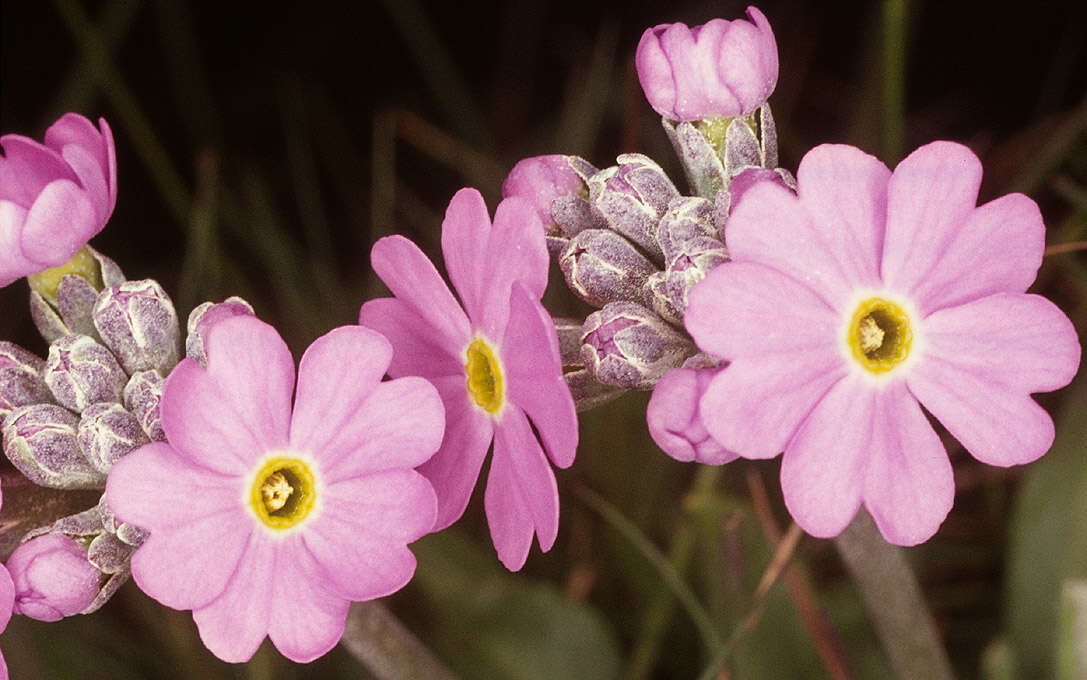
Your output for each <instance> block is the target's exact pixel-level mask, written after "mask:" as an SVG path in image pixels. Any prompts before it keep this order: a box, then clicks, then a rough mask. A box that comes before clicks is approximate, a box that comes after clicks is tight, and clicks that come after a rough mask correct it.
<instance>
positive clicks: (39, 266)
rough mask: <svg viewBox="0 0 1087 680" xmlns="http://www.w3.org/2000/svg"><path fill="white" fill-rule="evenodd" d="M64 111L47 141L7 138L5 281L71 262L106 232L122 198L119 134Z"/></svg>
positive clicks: (1, 166) (2, 194) (1, 267)
mask: <svg viewBox="0 0 1087 680" xmlns="http://www.w3.org/2000/svg"><path fill="white" fill-rule="evenodd" d="M98 124H99V127H98V129H95V127H94V125H93V124H92V123H91V122H90V121H89V120H87V119H86V118H84V117H83V116H80V115H78V114H74V113H68V114H65V115H64V116H62V117H61V118H60V120H58V121H57V122H56V123H54V124H53V125H52V126H51V127H50V128H49V129H48V130H47V131H46V133H45V143H44V144H42V143H39V142H36V141H34V140H33V139H30V138H28V137H24V136H22V135H4V136H3V137H0V146H3V148H4V155H3V157H0V241H2V242H3V243H4V244H6V245H5V247H4V248H3V249H2V251H0V286H6V285H8V284H9V283H11V282H12V281H14V280H16V279H18V278H21V277H23V276H27V275H28V274H35V273H38V272H41V271H44V270H46V269H49V268H51V267H57V266H59V265H62V264H64V263H66V262H68V261H69V260H70V259H72V256H74V255H75V254H76V252H77V251H78V250H79V249H80V248H82V247H83V246H84V245H86V243H87V241H88V240H90V238H91V237H92V236H94V235H95V234H97V233H98V232H99V231H101V229H102V227H103V226H105V224H106V221H107V220H109V217H110V215H111V214H113V206H114V205H115V204H116V202H117V158H116V153H115V151H114V146H113V133H112V132H111V131H110V129H109V125H108V124H107V123H106V121H105V120H104V119H99V121H98Z"/></svg>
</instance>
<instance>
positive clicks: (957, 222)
mask: <svg viewBox="0 0 1087 680" xmlns="http://www.w3.org/2000/svg"><path fill="white" fill-rule="evenodd" d="M980 186H981V161H979V160H978V157H977V156H975V155H974V152H972V151H971V150H970V149H968V148H966V147H965V146H963V145H961V144H955V143H954V142H932V143H931V144H926V145H925V146H922V147H920V148H919V149H917V150H916V151H914V152H913V153H911V154H910V155H909V156H907V157H906V158H905V160H903V161H902V162H901V163H899V164H898V167H896V168H895V170H894V173H893V174H892V175H891V180H890V182H888V184H887V231H886V234H885V236H884V240H883V267H882V275H883V282H884V283H885V284H886V285H887V286H888V287H890V288H892V289H895V290H900V291H903V292H905V293H912V292H913V291H914V290H916V288H917V286H918V285H919V284H920V283H921V282H922V281H924V280H925V278H926V277H927V276H929V274H930V273H931V272H933V271H934V270H935V269H936V267H937V265H938V263H939V261H940V259H941V258H942V257H943V256H944V253H945V252H946V251H947V250H948V245H949V244H950V243H951V242H952V241H953V240H954V239H955V238H956V235H957V234H958V233H959V231H960V230H961V228H962V226H963V224H965V223H966V221H967V220H968V219H969V218H970V215H971V213H972V212H973V211H974V208H975V206H976V205H977V200H978V187H980ZM941 278H943V277H941ZM925 311H928V310H924V309H923V310H922V312H925Z"/></svg>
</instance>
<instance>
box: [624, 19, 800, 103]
mask: <svg viewBox="0 0 1087 680" xmlns="http://www.w3.org/2000/svg"><path fill="white" fill-rule="evenodd" d="M747 15H748V16H749V17H750V18H751V21H747V20H745V19H736V20H735V21H726V20H724V19H713V20H711V21H709V22H707V23H706V24H703V25H702V26H695V27H694V28H688V27H687V25H686V24H682V23H677V24H661V25H659V26H654V27H653V28H647V29H646V31H645V33H643V34H642V39H641V41H639V42H638V50H637V53H636V55H635V64H636V65H637V68H638V80H639V81H641V84H642V90H643V91H644V92H645V98H646V99H648V100H649V104H650V106H652V107H653V109H654V110H655V111H656V112H657V113H659V114H660V115H662V116H664V117H665V118H667V119H669V120H674V121H680V120H699V119H704V118H711V117H718V116H727V117H731V116H746V115H748V114H750V113H752V112H753V111H755V110H756V109H758V108H759V106H760V105H761V104H762V103H763V102H765V101H766V100H767V99H768V98H769V97H770V93H771V92H773V91H774V86H775V85H776V84H777V79H778V51H777V42H776V41H775V40H774V32H773V31H772V30H771V29H770V23H769V22H768V21H766V17H765V16H763V14H762V12H760V11H759V10H758V8H756V7H748V8H747Z"/></svg>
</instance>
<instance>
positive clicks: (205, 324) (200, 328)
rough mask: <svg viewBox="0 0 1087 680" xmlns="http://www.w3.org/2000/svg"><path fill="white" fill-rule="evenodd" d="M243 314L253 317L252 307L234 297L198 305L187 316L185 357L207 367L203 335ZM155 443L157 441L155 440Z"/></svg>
mask: <svg viewBox="0 0 1087 680" xmlns="http://www.w3.org/2000/svg"><path fill="white" fill-rule="evenodd" d="M243 314H246V315H249V316H253V307H252V306H251V305H250V304H249V303H248V302H246V301H245V300H243V299H242V298H240V297H238V296H236V295H235V296H232V297H228V298H227V299H225V300H223V301H222V302H204V303H202V304H200V305H198V306H197V307H196V309H194V310H192V313H190V314H189V321H188V324H187V328H188V337H186V338H185V356H187V357H189V358H190V359H193V360H194V361H196V362H197V363H199V364H200V365H201V366H205V365H207V363H208V360H207V356H206V355H205V354H204V335H205V334H206V333H207V332H208V329H209V328H211V327H212V325H214V324H215V323H217V322H219V321H221V320H223V319H229V318H230V317H233V316H241V315H243ZM160 392H161V390H160ZM149 434H150V433H149ZM152 439H154V437H152ZM155 441H159V440H157V439H156V440H155Z"/></svg>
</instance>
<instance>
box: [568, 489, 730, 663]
mask: <svg viewBox="0 0 1087 680" xmlns="http://www.w3.org/2000/svg"><path fill="white" fill-rule="evenodd" d="M574 495H576V496H577V497H578V499H579V500H580V501H581V502H582V503H584V504H585V505H587V506H588V507H589V508H590V509H592V510H593V511H594V512H596V513H597V514H598V515H600V517H601V518H602V519H603V520H604V521H605V522H607V523H608V524H609V525H611V527H612V528H613V529H615V530H616V531H618V532H619V533H620V534H621V535H622V536H623V537H624V538H625V539H627V541H629V542H630V544H631V545H632V546H634V548H635V549H636V550H637V551H638V552H639V553H640V554H641V556H642V557H643V558H644V559H645V560H646V561H647V562H649V564H650V565H652V567H653V569H654V570H655V571H656V572H657V575H658V576H659V577H660V579H661V581H662V582H663V583H664V584H665V585H666V586H667V587H668V589H669V590H671V592H672V595H673V596H674V597H675V598H676V599H677V600H679V603H680V604H681V605H682V606H683V608H684V609H685V610H686V612H687V615H688V616H690V617H691V620H692V621H693V622H694V624H695V628H697V629H698V634H699V636H700V637H701V638H702V644H703V645H704V646H705V647H706V649H707V651H712V650H715V649H717V646H718V645H719V644H720V642H721V636H720V633H718V631H717V627H716V626H715V625H714V624H713V620H712V619H711V618H710V615H709V613H708V612H706V609H705V608H704V607H703V606H702V604H701V603H700V602H699V601H698V597H697V596H696V595H695V594H694V591H692V590H691V588H690V586H688V585H687V583H686V582H685V581H684V580H683V576H682V575H681V574H680V572H679V570H677V569H676V567H675V565H673V564H672V563H671V562H669V561H668V558H667V557H665V556H664V554H663V553H661V551H660V550H659V549H658V548H657V546H655V545H653V542H652V541H650V540H649V538H648V537H647V536H646V535H645V534H644V533H642V530H641V529H639V528H638V526H637V525H636V524H634V522H631V521H630V520H629V519H627V518H626V517H625V516H624V515H623V513H622V512H620V511H619V509H618V508H617V507H615V506H614V505H612V504H611V503H609V502H608V501H607V500H605V499H604V498H602V497H601V496H600V495H598V494H597V493H596V492H594V491H592V490H591V489H589V488H588V487H584V486H580V487H577V488H575V489H574Z"/></svg>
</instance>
